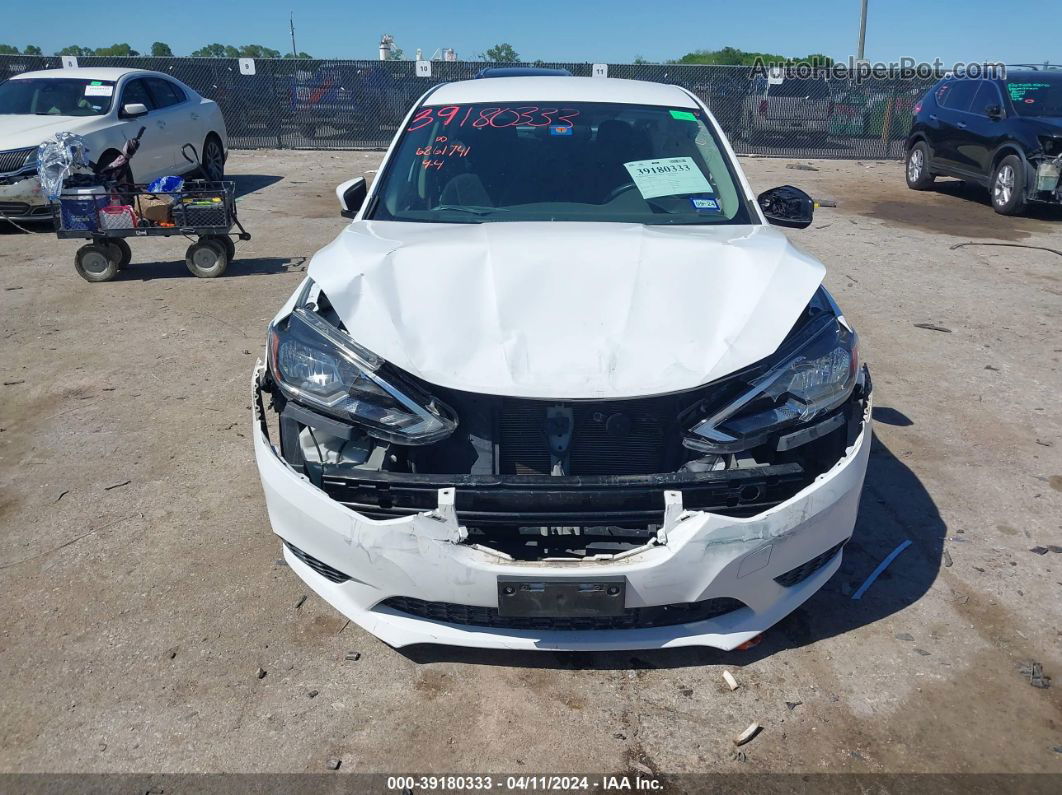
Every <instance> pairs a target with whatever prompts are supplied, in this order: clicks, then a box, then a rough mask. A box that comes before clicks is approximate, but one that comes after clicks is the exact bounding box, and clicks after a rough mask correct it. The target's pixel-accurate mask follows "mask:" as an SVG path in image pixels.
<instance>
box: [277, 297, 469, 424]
mask: <svg viewBox="0 0 1062 795" xmlns="http://www.w3.org/2000/svg"><path fill="white" fill-rule="evenodd" d="M269 365H270V371H271V372H272V374H273V378H274V379H275V380H276V382H277V384H279V385H280V388H281V390H282V391H283V392H284V394H286V395H287V396H288V397H290V398H293V399H294V400H296V401H298V402H300V403H304V404H306V405H308V406H310V407H311V408H316V409H319V410H321V411H323V412H326V413H328V414H331V415H333V416H335V417H339V418H340V419H344V420H348V421H351V422H355V423H358V424H360V425H363V426H364V427H365V430H366V431H367V432H368V433H369V434H370V435H372V436H375V437H377V438H379V439H384V440H386V441H391V442H397V443H398V444H407V445H419V444H431V443H432V442H437V441H439V440H440V439H444V438H446V437H447V436H449V435H450V434H451V433H453V430H454V428H455V427H457V422H456V420H455V419H454V417H453V415H452V413H451V412H450V411H449V409H447V408H446V407H445V406H443V405H442V404H441V403H439V402H438V401H436V400H434V399H433V398H431V397H430V396H429V395H425V394H422V393H421V392H420V390H417V389H415V388H413V387H412V386H411V385H406V384H403V385H402V388H401V389H399V388H398V386H397V385H396V384H392V383H390V382H388V381H386V380H385V379H384V378H382V377H381V376H380V375H379V373H378V371H379V370H380V368H381V367H382V366H383V361H382V360H381V359H380V358H379V357H376V356H374V355H373V354H371V353H369V352H368V351H366V350H364V349H362V348H360V347H359V346H358V345H356V344H355V343H354V342H353V341H352V340H350V338H349V337H347V336H346V335H345V334H343V333H342V332H341V331H339V329H337V328H335V327H334V326H332V325H330V324H329V323H327V322H326V321H325V320H323V319H322V318H321V317H320V316H319V315H317V314H315V313H314V312H310V311H308V310H307V309H305V308H302V307H299V308H297V309H295V311H294V312H292V314H291V315H290V316H289V317H288V318H287V319H286V320H285V321H282V322H281V323H280V324H278V325H274V326H273V327H271V328H270V330H269Z"/></svg>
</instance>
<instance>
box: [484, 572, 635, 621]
mask: <svg viewBox="0 0 1062 795" xmlns="http://www.w3.org/2000/svg"><path fill="white" fill-rule="evenodd" d="M626 604H627V581H626V580H625V579H624V578H622V577H620V578H617V577H608V578H597V577H586V578H580V579H578V580H573V579H566V580H548V579H543V578H541V577H499V578H498V615H499V616H503V617H508V618H594V617H598V616H621V615H623V611H624V608H625V607H626Z"/></svg>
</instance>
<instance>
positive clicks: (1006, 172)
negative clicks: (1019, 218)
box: [907, 67, 1062, 215]
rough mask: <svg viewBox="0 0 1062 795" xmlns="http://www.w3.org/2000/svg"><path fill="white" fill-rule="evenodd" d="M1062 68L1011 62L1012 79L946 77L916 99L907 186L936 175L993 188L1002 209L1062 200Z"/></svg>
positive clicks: (1013, 211)
mask: <svg viewBox="0 0 1062 795" xmlns="http://www.w3.org/2000/svg"><path fill="white" fill-rule="evenodd" d="M1060 173H1062V69H1050V68H1039V69H1036V68H1024V69H1017V68H1013V67H1012V68H1009V69H1008V70H1007V76H1006V78H1005V79H970V78H957V77H946V78H944V79H943V80H941V81H940V82H939V83H937V84H936V85H935V86H933V89H932V90H931V91H930V92H929V93H928V94H927V95H926V96H925V97H923V98H922V100H921V101H920V102H918V104H916V105H915V118H914V124H913V126H912V127H911V134H910V135H909V136H908V138H907V185H908V187H910V188H912V189H913V190H928V189H929V188H930V187H931V186H932V185H933V181H934V180H935V179H936V177H937V176H948V177H957V178H958V179H961V180H964V181H966V182H973V183H977V184H979V185H983V186H985V187H986V188H988V189H989V190H990V192H991V194H992V206H993V207H994V208H995V210H996V212H997V213H1002V214H1003V215H1018V214H1019V213H1021V212H1022V211H1023V210H1024V209H1025V207H1026V206H1027V205H1028V204H1029V203H1030V202H1043V203H1049V204H1062V182H1060V180H1059V176H1060Z"/></svg>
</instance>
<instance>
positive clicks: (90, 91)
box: [85, 83, 114, 97]
mask: <svg viewBox="0 0 1062 795" xmlns="http://www.w3.org/2000/svg"><path fill="white" fill-rule="evenodd" d="M112 94H114V85H113V84H112V85H103V84H100V83H92V84H90V85H87V86H85V96H86V97H109V96H111V95H112Z"/></svg>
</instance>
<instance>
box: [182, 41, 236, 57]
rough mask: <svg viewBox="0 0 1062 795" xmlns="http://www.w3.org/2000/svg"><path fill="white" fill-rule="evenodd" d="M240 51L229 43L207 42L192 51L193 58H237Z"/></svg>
mask: <svg viewBox="0 0 1062 795" xmlns="http://www.w3.org/2000/svg"><path fill="white" fill-rule="evenodd" d="M239 55H240V51H239V50H237V49H236V48H235V47H233V46H232V45H231V44H208V45H206V46H205V47H200V48H199V49H198V50H195V51H194V52H193V53H192V57H193V58H238V57H239Z"/></svg>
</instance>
